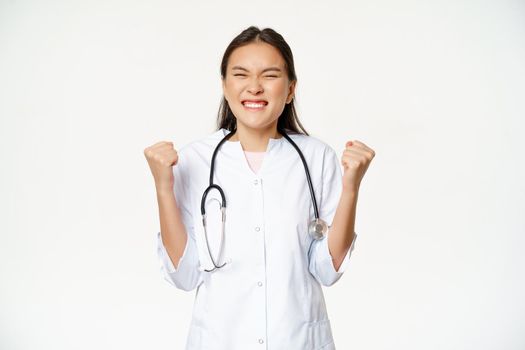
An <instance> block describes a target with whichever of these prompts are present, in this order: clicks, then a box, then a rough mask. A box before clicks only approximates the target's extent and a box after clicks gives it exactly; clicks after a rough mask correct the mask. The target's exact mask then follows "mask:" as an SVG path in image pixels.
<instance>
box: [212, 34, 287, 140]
mask: <svg viewBox="0 0 525 350" xmlns="http://www.w3.org/2000/svg"><path fill="white" fill-rule="evenodd" d="M222 88H223V93H224V97H225V98H226V100H227V101H228V104H229V106H230V108H231V110H232V112H233V114H234V116H235V117H236V119H237V129H241V128H250V129H259V130H267V129H273V130H275V129H276V128H277V119H278V118H279V116H280V115H281V113H282V111H283V110H284V107H285V104H287V103H290V102H291V101H292V98H293V94H294V90H295V81H293V82H290V81H289V80H288V75H287V73H286V70H285V61H284V59H283V57H282V56H281V54H280V52H279V50H277V49H276V48H275V47H273V46H272V45H269V44H267V43H250V44H248V45H245V46H242V47H239V48H237V49H235V50H234V51H233V52H232V53H231V55H230V58H229V60H228V67H227V70H226V75H225V77H224V78H223V80H222Z"/></svg>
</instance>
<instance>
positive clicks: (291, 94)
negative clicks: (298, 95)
mask: <svg viewBox="0 0 525 350" xmlns="http://www.w3.org/2000/svg"><path fill="white" fill-rule="evenodd" d="M296 84H297V80H294V81H292V82H291V83H290V85H289V86H288V96H287V97H286V104H288V103H290V102H292V100H293V98H294V95H295V85H296Z"/></svg>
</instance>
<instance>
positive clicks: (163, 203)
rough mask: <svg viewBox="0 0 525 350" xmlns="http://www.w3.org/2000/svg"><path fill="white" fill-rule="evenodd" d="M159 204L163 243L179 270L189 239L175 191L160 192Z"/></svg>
mask: <svg viewBox="0 0 525 350" xmlns="http://www.w3.org/2000/svg"><path fill="white" fill-rule="evenodd" d="M157 202H158V206H159V219H160V234H161V236H162V242H163V243H164V246H165V247H166V251H167V253H168V255H169V257H170V259H171V262H172V263H173V266H174V267H175V268H177V266H178V264H179V260H180V258H181V256H182V254H183V253H184V248H185V247H186V241H187V239H188V235H187V233H186V228H185V227H184V222H183V221H182V215H181V213H180V209H179V207H178V206H177V201H176V198H175V194H174V193H173V191H171V190H170V191H160V190H158V191H157Z"/></svg>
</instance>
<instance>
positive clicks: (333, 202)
mask: <svg viewBox="0 0 525 350" xmlns="http://www.w3.org/2000/svg"><path fill="white" fill-rule="evenodd" d="M342 176H343V174H342V172H341V167H340V165H339V159H338V157H337V155H336V153H335V151H334V150H333V149H332V148H331V147H329V146H327V147H326V149H325V152H324V157H323V173H322V178H323V179H322V185H321V193H320V200H319V208H318V209H319V217H320V218H321V219H323V220H324V221H326V223H327V225H328V232H327V234H326V235H325V236H324V237H323V238H322V239H320V240H315V241H313V242H312V246H311V247H310V255H309V266H308V267H309V270H310V273H311V274H312V275H313V276H314V277H315V279H316V280H317V281H318V282H319V283H321V284H322V285H324V286H331V285H333V284H334V283H335V282H337V281H338V280H339V278H341V276H342V275H343V273H344V272H345V270H346V269H347V267H348V263H349V261H350V256H351V254H352V251H353V250H354V244H355V240H356V238H357V234H356V235H355V236H354V240H353V241H352V244H351V245H350V248H349V249H348V251H347V253H346V255H345V257H344V259H343V262H342V264H341V266H340V267H339V270H336V269H335V267H334V264H333V262H332V256H331V255H330V250H329V249H328V237H329V236H330V229H331V226H332V222H333V219H334V216H335V212H336V210H337V206H338V204H339V199H340V197H341V192H342ZM354 233H355V231H354Z"/></svg>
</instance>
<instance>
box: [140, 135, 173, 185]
mask: <svg viewBox="0 0 525 350" xmlns="http://www.w3.org/2000/svg"><path fill="white" fill-rule="evenodd" d="M144 155H145V156H146V159H147V161H148V164H149V168H150V170H151V173H152V174H153V178H154V179H155V186H156V187H157V192H159V191H168V192H172V191H173V185H174V179H173V168H172V167H173V166H174V165H176V164H177V162H178V160H179V156H178V155H177V151H176V150H175V148H173V142H167V141H160V142H157V143H155V144H154V145H152V146H149V147H147V148H146V149H145V150H144Z"/></svg>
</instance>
